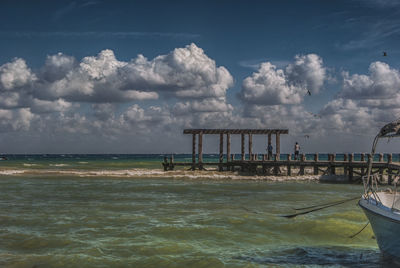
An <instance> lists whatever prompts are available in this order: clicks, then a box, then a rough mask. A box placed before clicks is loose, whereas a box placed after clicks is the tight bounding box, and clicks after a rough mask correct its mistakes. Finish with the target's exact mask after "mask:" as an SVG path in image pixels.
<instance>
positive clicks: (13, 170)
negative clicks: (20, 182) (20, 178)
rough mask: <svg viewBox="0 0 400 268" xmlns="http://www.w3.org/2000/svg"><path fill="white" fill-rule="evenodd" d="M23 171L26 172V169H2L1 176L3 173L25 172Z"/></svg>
mask: <svg viewBox="0 0 400 268" xmlns="http://www.w3.org/2000/svg"><path fill="white" fill-rule="evenodd" d="M23 173H25V170H15V169H3V170H0V176H1V175H18V174H23Z"/></svg>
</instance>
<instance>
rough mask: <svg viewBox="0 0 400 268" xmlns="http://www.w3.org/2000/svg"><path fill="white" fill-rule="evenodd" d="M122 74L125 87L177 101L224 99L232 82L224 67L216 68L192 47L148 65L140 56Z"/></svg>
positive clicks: (195, 47) (150, 62)
mask: <svg viewBox="0 0 400 268" xmlns="http://www.w3.org/2000/svg"><path fill="white" fill-rule="evenodd" d="M122 72H123V74H124V76H125V77H126V78H127V81H128V83H127V85H126V87H128V88H132V89H135V90H154V89H158V90H159V91H158V92H163V93H169V94H172V95H173V96H175V97H177V98H190V99H193V98H210V97H217V98H218V97H224V96H225V94H226V90H227V89H228V88H229V87H231V86H232V85H233V78H232V76H231V75H230V73H229V72H228V70H227V69H225V68H224V67H217V66H216V64H215V61H214V60H212V59H210V58H209V57H208V56H207V55H206V54H205V53H204V51H203V50H202V49H201V48H199V47H197V46H196V45H195V44H191V45H188V46H186V47H185V48H176V49H175V50H174V51H172V52H170V53H169V54H167V55H160V56H158V57H156V58H154V59H153V60H151V61H149V60H148V59H147V58H145V57H144V56H142V55H138V57H137V58H136V59H134V60H132V61H131V62H130V63H129V64H128V65H126V66H125V67H124V68H123V69H122Z"/></svg>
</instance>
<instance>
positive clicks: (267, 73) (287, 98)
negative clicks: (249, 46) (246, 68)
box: [241, 54, 327, 105]
mask: <svg viewBox="0 0 400 268" xmlns="http://www.w3.org/2000/svg"><path fill="white" fill-rule="evenodd" d="M326 79H327V77H326V69H325V68H324V67H323V66H322V59H321V58H320V57H319V56H318V55H315V54H308V55H305V56H299V55H298V56H296V57H295V62H294V63H291V64H289V65H288V66H287V67H286V69H285V70H283V69H277V68H276V66H274V65H272V64H271V63H269V62H265V63H263V64H261V67H260V69H259V70H258V71H257V72H255V73H253V74H252V76H250V77H247V78H246V79H244V81H243V84H242V91H241V98H242V99H243V100H244V101H245V102H246V103H253V104H258V105H278V104H299V103H301V102H302V100H303V97H304V96H305V95H306V94H307V91H310V92H311V93H318V92H319V91H320V89H321V88H322V86H323V84H324V81H325V80H326Z"/></svg>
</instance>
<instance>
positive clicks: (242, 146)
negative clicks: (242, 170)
mask: <svg viewBox="0 0 400 268" xmlns="http://www.w3.org/2000/svg"><path fill="white" fill-rule="evenodd" d="M241 149H242V161H243V160H245V157H246V155H245V148H244V134H242V139H241Z"/></svg>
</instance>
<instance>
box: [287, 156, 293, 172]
mask: <svg viewBox="0 0 400 268" xmlns="http://www.w3.org/2000/svg"><path fill="white" fill-rule="evenodd" d="M291 160H292V155H291V154H288V156H287V161H288V165H287V175H288V176H292V165H291V164H290V161H291Z"/></svg>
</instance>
